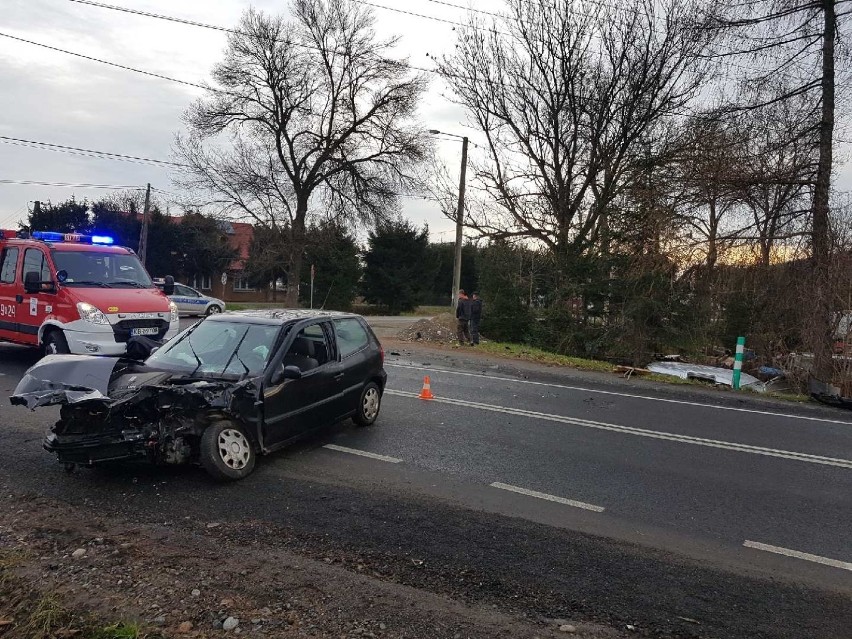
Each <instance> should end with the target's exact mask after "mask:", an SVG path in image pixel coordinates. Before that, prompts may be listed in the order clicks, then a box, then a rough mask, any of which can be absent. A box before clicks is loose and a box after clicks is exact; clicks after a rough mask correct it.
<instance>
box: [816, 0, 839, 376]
mask: <svg viewBox="0 0 852 639" xmlns="http://www.w3.org/2000/svg"><path fill="white" fill-rule="evenodd" d="M834 2H835V0H823V7H822V10H823V17H824V21H825V24H824V29H823V36H822V41H823V44H822V118H821V120H820V125H819V160H818V164H817V176H816V187H815V188H814V197H813V203H812V205H811V215H812V224H813V226H812V229H813V230H812V243H813V277H814V282H813V284H814V286H813V291H814V296H815V299H814V306H813V308H814V318H813V333H812V340H813V345H812V347H813V352H814V368H813V376H814V377H815V378H816V379H818V380H820V381H823V382H831V378H832V373H833V370H832V369H833V366H832V364H833V360H832V354H831V341H832V330H831V306H832V305H831V293H832V291H831V290H830V289H831V286H830V282H829V269H830V266H831V264H830V260H831V248H830V246H829V195H830V187H831V168H832V136H833V135H834V39H835V36H836V31H837V15H836V13H835V5H834Z"/></svg>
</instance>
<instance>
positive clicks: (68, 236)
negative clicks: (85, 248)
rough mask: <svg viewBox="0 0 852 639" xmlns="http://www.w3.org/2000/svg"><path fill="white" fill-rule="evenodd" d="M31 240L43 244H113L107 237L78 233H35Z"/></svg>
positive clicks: (113, 241) (112, 240) (111, 239)
mask: <svg viewBox="0 0 852 639" xmlns="http://www.w3.org/2000/svg"><path fill="white" fill-rule="evenodd" d="M33 239H35V240H41V241H43V242H78V243H80V244H106V245H109V244H114V243H115V240H114V239H113V238H111V237H110V236H109V235H82V234H80V233H59V232H57V231H35V232H34V233H33Z"/></svg>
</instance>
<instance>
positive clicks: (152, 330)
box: [130, 326, 160, 335]
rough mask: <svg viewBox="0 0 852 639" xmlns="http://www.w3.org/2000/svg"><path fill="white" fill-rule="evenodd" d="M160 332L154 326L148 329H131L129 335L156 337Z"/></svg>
mask: <svg viewBox="0 0 852 639" xmlns="http://www.w3.org/2000/svg"><path fill="white" fill-rule="evenodd" d="M159 332H160V329H159V328H157V327H156V326H151V327H150V328H131V329H130V334H131V335H156V334H157V333H159Z"/></svg>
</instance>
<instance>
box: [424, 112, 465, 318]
mask: <svg viewBox="0 0 852 639" xmlns="http://www.w3.org/2000/svg"><path fill="white" fill-rule="evenodd" d="M429 133H431V134H432V135H438V134H441V135H449V136H452V137H454V138H461V141H462V159H461V175H459V203H458V209H457V210H456V255H455V259H454V260H453V308H456V307H457V306H458V303H459V289H460V288H461V261H462V241H463V239H464V236H463V230H464V225H463V224H462V221H463V219H464V184H465V176H466V174H467V136H464V135H456V134H455V133H444V132H443V131H439V130H438V129H429Z"/></svg>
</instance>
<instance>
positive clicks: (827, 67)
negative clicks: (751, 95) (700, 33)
mask: <svg viewBox="0 0 852 639" xmlns="http://www.w3.org/2000/svg"><path fill="white" fill-rule="evenodd" d="M847 1H848V0H751V1H749V2H739V1H738V0H731V1H730V2H727V3H725V5H723V12H722V13H721V14H720V16H719V17H717V20H716V24H717V25H718V26H720V27H722V28H723V29H724V30H725V31H727V33H728V35H729V37H730V39H731V41H732V42H733V43H734V46H732V47H730V48H729V49H728V50H726V51H723V52H721V53H719V54H718V55H720V56H726V57H731V56H751V57H752V58H754V59H757V60H759V61H760V64H759V65H758V68H759V69H760V72H759V74H758V76H757V77H754V78H750V79H751V80H752V81H756V82H757V83H758V84H759V83H760V82H761V81H764V80H765V81H771V79H772V78H773V77H774V76H777V75H778V74H781V73H784V74H787V75H792V74H796V77H795V80H796V81H794V82H792V83H791V84H788V85H787V86H786V87H785V90H784V91H782V92H780V93H779V94H778V95H776V96H774V97H772V98H771V99H769V100H759V101H756V102H754V103H752V104H747V105H743V106H741V107H740V108H760V107H762V106H764V105H766V104H771V103H776V102H780V101H784V100H788V99H791V98H794V97H796V96H799V95H805V94H815V95H817V96H818V97H819V104H820V110H819V112H818V115H817V116H816V117H815V118H814V119H813V122H812V128H811V132H812V135H813V142H814V146H815V147H816V148H817V150H818V157H817V167H816V175H815V180H814V188H813V194H812V197H811V204H810V227H811V258H812V262H813V267H814V268H813V274H812V279H813V282H812V284H813V286H812V287H811V291H812V295H813V299H812V304H811V306H812V308H813V310H814V317H813V322H814V324H813V327H812V328H813V330H812V331H811V334H812V335H813V336H815V337H814V340H815V341H814V342H813V343H812V344H811V345H810V346H811V348H812V349H813V351H814V361H815V365H814V376H815V377H816V378H817V379H820V380H823V381H829V380H830V378H831V376H832V357H831V355H832V353H831V339H832V330H831V319H830V315H831V308H830V307H831V302H830V300H831V298H832V294H831V292H830V291H828V290H827V289H826V286H827V285H828V282H829V280H830V277H829V271H830V269H831V259H832V256H831V253H832V251H831V237H830V198H831V172H832V169H833V143H832V142H833V136H834V127H835V101H836V95H835V93H836V92H835V85H836V66H837V64H836V63H837V48H836V44H837V40H838V33H839V32H838V19H839V18H842V17H843V16H844V15H846V14H848V13H849V12H848V11H847V12H841V13H838V6H839V5H841V4H844V3H846V2H847ZM752 75H753V74H752Z"/></svg>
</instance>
